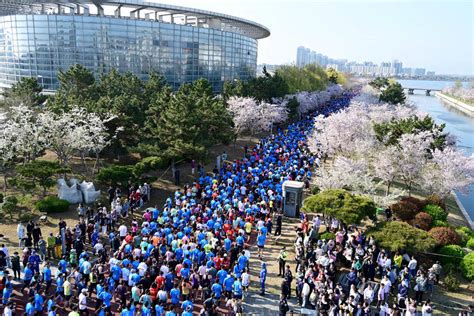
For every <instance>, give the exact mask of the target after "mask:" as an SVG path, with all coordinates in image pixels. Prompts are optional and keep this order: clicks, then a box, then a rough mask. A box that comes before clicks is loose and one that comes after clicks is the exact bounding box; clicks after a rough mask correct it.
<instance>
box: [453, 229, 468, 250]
mask: <svg viewBox="0 0 474 316" xmlns="http://www.w3.org/2000/svg"><path fill="white" fill-rule="evenodd" d="M460 228H461V227H458V228H456V233H458V235H459V238H460V241H459V244H460V245H461V246H465V245H466V243H467V241H468V240H469V238H470V235H469V234H468V233H466V231H464V230H463V229H460Z"/></svg>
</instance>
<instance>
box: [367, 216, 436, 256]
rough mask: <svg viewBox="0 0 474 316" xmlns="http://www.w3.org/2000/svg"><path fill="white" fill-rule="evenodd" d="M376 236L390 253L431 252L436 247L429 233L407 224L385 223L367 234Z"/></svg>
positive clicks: (379, 242) (378, 241) (381, 245)
mask: <svg viewBox="0 0 474 316" xmlns="http://www.w3.org/2000/svg"><path fill="white" fill-rule="evenodd" d="M370 235H372V236H374V238H375V240H376V241H377V243H378V244H379V245H380V247H382V248H386V249H389V250H390V251H399V250H402V249H403V250H406V251H408V252H419V251H429V250H431V249H433V248H434V247H435V245H436V242H435V240H434V239H433V237H431V236H430V235H429V234H428V232H425V231H424V230H421V229H418V228H415V227H413V226H411V225H410V224H408V223H405V222H397V221H391V222H383V223H381V224H380V225H378V226H377V227H375V228H374V229H372V230H370V231H369V232H367V236H370Z"/></svg>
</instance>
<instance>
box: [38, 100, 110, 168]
mask: <svg viewBox="0 0 474 316" xmlns="http://www.w3.org/2000/svg"><path fill="white" fill-rule="evenodd" d="M38 120H39V122H40V124H41V125H42V126H43V127H44V135H45V139H46V146H47V148H48V149H50V150H51V151H53V152H54V153H55V154H56V155H57V157H58V159H59V161H60V163H61V164H63V165H67V164H68V163H69V160H70V158H71V157H72V156H74V155H75V154H77V153H82V154H83V155H84V154H85V153H87V152H94V153H95V154H96V157H98V154H99V153H100V152H101V151H102V150H103V149H104V148H105V146H107V144H108V141H109V135H108V133H107V129H106V126H105V123H106V121H107V120H108V119H106V120H103V119H101V118H100V117H99V116H97V115H96V114H95V113H88V112H87V111H86V110H85V109H83V108H80V107H77V106H73V107H72V108H71V110H70V111H68V112H63V113H60V114H57V113H52V112H49V111H45V112H43V113H41V114H40V115H39V118H38Z"/></svg>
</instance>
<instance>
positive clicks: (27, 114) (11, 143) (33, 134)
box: [0, 105, 46, 162]
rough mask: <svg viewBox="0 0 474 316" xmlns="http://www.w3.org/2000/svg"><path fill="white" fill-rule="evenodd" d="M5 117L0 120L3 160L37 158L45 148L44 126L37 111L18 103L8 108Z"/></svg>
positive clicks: (29, 159) (0, 152)
mask: <svg viewBox="0 0 474 316" xmlns="http://www.w3.org/2000/svg"><path fill="white" fill-rule="evenodd" d="M6 116H7V119H4V120H2V121H0V154H1V157H2V158H1V159H2V160H3V161H4V162H8V161H11V160H13V159H19V158H21V159H23V161H25V162H28V161H31V160H34V159H35V158H37V157H38V156H39V155H40V153H41V152H42V151H43V150H44V149H45V142H46V138H45V135H44V126H43V125H42V124H41V123H40V122H38V119H37V113H36V112H35V111H33V110H32V109H30V108H28V107H26V106H23V105H19V106H13V107H11V108H9V111H8V113H7V115H6Z"/></svg>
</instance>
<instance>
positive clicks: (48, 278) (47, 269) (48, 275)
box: [43, 262, 53, 292]
mask: <svg viewBox="0 0 474 316" xmlns="http://www.w3.org/2000/svg"><path fill="white" fill-rule="evenodd" d="M43 280H44V282H45V283H46V289H45V291H46V292H48V290H49V288H50V287H51V283H52V282H53V279H52V277H51V268H50V267H49V262H46V265H45V267H44V268H43Z"/></svg>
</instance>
